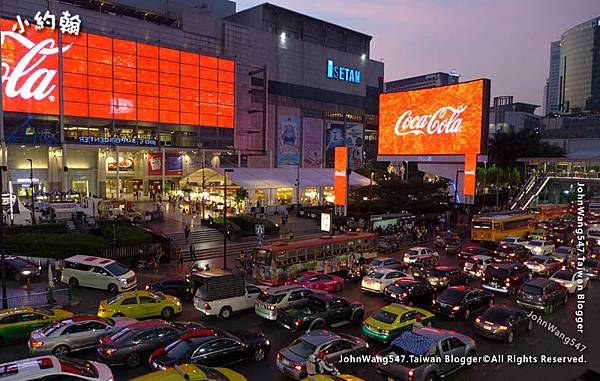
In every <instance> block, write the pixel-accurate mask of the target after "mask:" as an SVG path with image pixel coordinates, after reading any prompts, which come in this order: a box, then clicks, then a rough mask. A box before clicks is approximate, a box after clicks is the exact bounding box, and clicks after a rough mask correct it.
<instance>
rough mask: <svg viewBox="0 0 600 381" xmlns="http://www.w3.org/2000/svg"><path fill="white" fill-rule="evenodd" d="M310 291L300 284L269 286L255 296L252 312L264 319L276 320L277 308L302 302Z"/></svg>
mask: <svg viewBox="0 0 600 381" xmlns="http://www.w3.org/2000/svg"><path fill="white" fill-rule="evenodd" d="M312 293H313V291H312V290H309V289H308V288H306V287H304V286H300V285H284V286H275V287H269V288H267V289H266V290H264V291H263V292H261V293H260V294H259V295H258V297H257V298H256V303H255V304H254V312H256V314H257V315H258V316H260V317H263V318H265V319H268V320H276V319H277V310H278V309H279V308H285V307H290V306H291V307H293V306H297V305H299V304H302V303H304V301H305V300H306V297H307V296H308V295H310V294H312Z"/></svg>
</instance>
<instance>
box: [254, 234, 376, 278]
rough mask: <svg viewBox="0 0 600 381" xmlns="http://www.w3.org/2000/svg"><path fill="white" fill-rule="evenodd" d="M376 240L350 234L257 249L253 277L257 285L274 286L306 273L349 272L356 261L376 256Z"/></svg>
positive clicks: (367, 235) (370, 237)
mask: <svg viewBox="0 0 600 381" xmlns="http://www.w3.org/2000/svg"><path fill="white" fill-rule="evenodd" d="M375 238H376V236H375V234H373V233H356V232H349V233H346V234H342V235H337V236H322V237H320V238H312V239H305V240H300V241H280V242H275V243H273V244H270V245H265V246H262V247H257V248H255V249H254V250H253V252H252V264H253V266H252V276H253V277H254V279H255V281H256V282H257V283H258V284H264V285H269V286H275V285H279V284H283V283H284V282H285V281H286V280H288V279H293V278H294V277H295V275H296V274H298V273H301V272H304V271H315V272H322V273H336V272H342V271H347V270H349V269H350V268H352V264H353V263H354V261H355V260H360V259H361V258H364V260H366V259H369V258H373V257H376V256H377V248H376V245H375Z"/></svg>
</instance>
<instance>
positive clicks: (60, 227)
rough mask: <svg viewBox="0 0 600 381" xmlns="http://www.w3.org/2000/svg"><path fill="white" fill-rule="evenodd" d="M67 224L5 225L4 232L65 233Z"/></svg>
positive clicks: (6, 233)
mask: <svg viewBox="0 0 600 381" xmlns="http://www.w3.org/2000/svg"><path fill="white" fill-rule="evenodd" d="M66 232H67V225H66V224H38V225H15V226H5V227H4V234H5V235H11V234H19V233H46V234H56V233H66Z"/></svg>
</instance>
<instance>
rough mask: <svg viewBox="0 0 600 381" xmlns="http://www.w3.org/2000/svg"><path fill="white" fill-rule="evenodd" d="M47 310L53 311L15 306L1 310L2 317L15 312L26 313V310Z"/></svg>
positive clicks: (0, 315) (40, 311) (42, 311)
mask: <svg viewBox="0 0 600 381" xmlns="http://www.w3.org/2000/svg"><path fill="white" fill-rule="evenodd" d="M47 311H51V309H46V308H36V307H14V308H7V309H5V310H0V317H4V316H9V315H14V314H21V313H25V312H39V313H46V312H47Z"/></svg>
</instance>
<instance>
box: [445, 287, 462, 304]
mask: <svg viewBox="0 0 600 381" xmlns="http://www.w3.org/2000/svg"><path fill="white" fill-rule="evenodd" d="M464 295H465V292H464V291H462V290H459V289H457V288H448V289H446V290H445V291H444V292H442V294H441V295H440V299H441V300H443V301H446V302H449V303H458V302H460V301H461V300H462V298H463V296H464Z"/></svg>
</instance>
